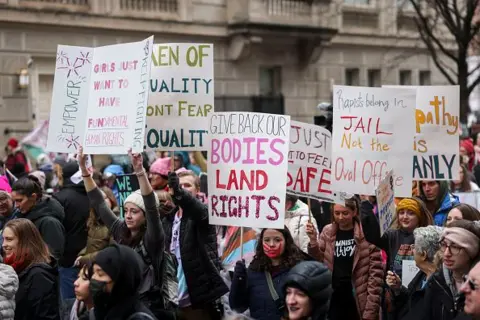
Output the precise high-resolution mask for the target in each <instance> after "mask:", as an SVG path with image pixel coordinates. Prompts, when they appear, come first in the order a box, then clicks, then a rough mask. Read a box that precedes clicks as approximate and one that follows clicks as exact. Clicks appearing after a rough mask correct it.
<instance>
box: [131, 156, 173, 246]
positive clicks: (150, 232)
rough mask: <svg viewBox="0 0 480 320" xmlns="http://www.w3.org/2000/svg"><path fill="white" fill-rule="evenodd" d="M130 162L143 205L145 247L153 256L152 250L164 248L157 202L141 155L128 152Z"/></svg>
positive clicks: (163, 234)
mask: <svg viewBox="0 0 480 320" xmlns="http://www.w3.org/2000/svg"><path fill="white" fill-rule="evenodd" d="M128 154H129V155H130V160H131V161H132V166H133V170H134V171H135V174H136V175H137V177H138V184H139V185H140V192H141V193H142V196H143V202H144V204H145V211H146V212H145V217H146V219H147V231H146V233H145V246H146V247H147V250H149V251H150V254H152V255H154V252H151V251H152V250H155V251H157V252H159V253H160V252H163V248H164V246H165V233H164V231H163V227H162V223H161V222H160V214H159V212H158V200H157V196H156V195H155V193H154V191H153V189H152V186H151V185H150V182H149V181H148V178H147V175H146V173H145V169H144V168H143V157H142V155H141V154H139V153H137V154H132V152H131V150H129V152H128Z"/></svg>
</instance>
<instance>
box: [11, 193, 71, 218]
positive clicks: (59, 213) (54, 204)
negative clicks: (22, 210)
mask: <svg viewBox="0 0 480 320" xmlns="http://www.w3.org/2000/svg"><path fill="white" fill-rule="evenodd" d="M22 216H23V217H22ZM45 216H51V217H55V218H57V219H58V220H59V221H60V222H63V219H64V218H65V212H64V211H63V207H62V205H61V204H60V202H58V201H57V200H56V199H54V198H51V197H44V198H43V199H42V200H41V201H40V202H38V203H37V204H36V205H35V206H34V207H33V208H32V209H31V210H30V211H29V212H28V213H27V214H25V215H23V214H20V215H19V216H18V217H19V218H27V219H29V220H31V221H32V222H34V221H35V220H37V219H40V218H42V217H45Z"/></svg>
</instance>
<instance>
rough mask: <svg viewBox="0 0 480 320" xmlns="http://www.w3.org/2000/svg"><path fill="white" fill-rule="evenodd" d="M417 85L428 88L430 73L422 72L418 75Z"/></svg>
mask: <svg viewBox="0 0 480 320" xmlns="http://www.w3.org/2000/svg"><path fill="white" fill-rule="evenodd" d="M418 83H419V84H420V85H421V86H429V85H431V84H432V80H431V79H430V71H429V70H423V71H420V72H419V73H418Z"/></svg>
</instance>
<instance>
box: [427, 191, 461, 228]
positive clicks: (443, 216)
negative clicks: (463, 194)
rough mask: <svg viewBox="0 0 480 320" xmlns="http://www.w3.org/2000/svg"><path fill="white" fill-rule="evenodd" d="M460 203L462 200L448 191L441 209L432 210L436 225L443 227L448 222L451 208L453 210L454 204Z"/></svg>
mask: <svg viewBox="0 0 480 320" xmlns="http://www.w3.org/2000/svg"><path fill="white" fill-rule="evenodd" d="M459 203H460V201H459V200H458V197H457V196H455V195H453V194H451V193H450V192H447V194H446V195H445V197H443V200H442V204H441V205H440V209H438V210H437V212H432V213H433V220H434V222H435V225H437V226H439V227H443V226H444V225H445V223H446V222H447V216H448V213H449V212H450V210H452V208H453V207H454V206H456V205H457V204H459Z"/></svg>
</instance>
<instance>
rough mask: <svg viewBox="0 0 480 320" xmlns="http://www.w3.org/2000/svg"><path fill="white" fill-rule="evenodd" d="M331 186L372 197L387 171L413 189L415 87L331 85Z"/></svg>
mask: <svg viewBox="0 0 480 320" xmlns="http://www.w3.org/2000/svg"><path fill="white" fill-rule="evenodd" d="M333 91H334V97H333V128H334V129H333V138H332V175H331V181H332V187H331V189H332V190H341V191H344V192H349V193H359V194H364V195H374V194H375V189H376V188H377V186H378V184H379V183H380V181H381V179H383V178H384V176H385V174H386V173H387V171H389V170H392V169H393V170H394V172H395V177H394V183H395V190H396V191H397V192H398V194H399V195H400V196H411V192H412V190H411V189H412V163H411V161H410V160H411V157H412V154H413V150H411V149H412V143H413V136H414V134H415V123H414V121H415V120H414V106H415V90H412V89H386V88H367V87H346V86H334V88H333Z"/></svg>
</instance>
